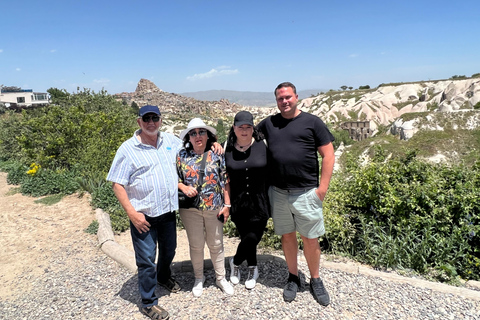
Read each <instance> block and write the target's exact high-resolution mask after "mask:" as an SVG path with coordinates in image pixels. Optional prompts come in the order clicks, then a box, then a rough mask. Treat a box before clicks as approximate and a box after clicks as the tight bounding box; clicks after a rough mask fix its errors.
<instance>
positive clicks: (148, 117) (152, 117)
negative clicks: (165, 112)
mask: <svg viewBox="0 0 480 320" xmlns="http://www.w3.org/2000/svg"><path fill="white" fill-rule="evenodd" d="M142 120H143V122H150V120H152V121H153V122H158V121H160V116H159V115H156V114H144V115H143V116H142Z"/></svg>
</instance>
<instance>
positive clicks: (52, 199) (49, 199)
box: [34, 194, 64, 206]
mask: <svg viewBox="0 0 480 320" xmlns="http://www.w3.org/2000/svg"><path fill="white" fill-rule="evenodd" d="M63 197H64V195H63V194H53V195H51V196H46V197H43V198H40V199H37V200H35V201H34V202H35V203H41V204H44V205H46V206H51V205H52V204H55V203H58V202H60V200H62V199H63Z"/></svg>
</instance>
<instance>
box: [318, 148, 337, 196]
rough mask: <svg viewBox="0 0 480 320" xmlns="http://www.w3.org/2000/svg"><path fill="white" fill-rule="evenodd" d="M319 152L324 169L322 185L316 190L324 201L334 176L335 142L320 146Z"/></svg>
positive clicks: (321, 178)
mask: <svg viewBox="0 0 480 320" xmlns="http://www.w3.org/2000/svg"><path fill="white" fill-rule="evenodd" d="M318 153H319V154H320V156H321V157H322V169H321V175H320V185H319V187H318V188H317V190H316V193H317V196H318V198H320V200H322V201H323V199H325V195H326V194H327V190H328V185H329V184H330V179H331V178H332V173H333V165H334V163H335V151H334V149H333V144H332V143H331V142H330V143H328V144H326V145H323V146H320V147H318Z"/></svg>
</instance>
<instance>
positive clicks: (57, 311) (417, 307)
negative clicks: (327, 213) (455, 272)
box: [0, 237, 480, 319]
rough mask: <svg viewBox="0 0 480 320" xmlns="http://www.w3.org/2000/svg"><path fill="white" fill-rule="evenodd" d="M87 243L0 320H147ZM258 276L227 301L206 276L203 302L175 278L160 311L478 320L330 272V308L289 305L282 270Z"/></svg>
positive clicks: (397, 289) (378, 282)
mask: <svg viewBox="0 0 480 320" xmlns="http://www.w3.org/2000/svg"><path fill="white" fill-rule="evenodd" d="M85 241H88V242H90V244H91V249H86V250H85V249H84V250H83V251H80V250H79V248H80V247H81V246H80V245H79V246H78V247H76V246H75V245H73V246H72V245H69V246H66V247H63V248H62V247H60V248H59V249H60V250H58V251H57V254H56V255H55V257H53V258H52V260H51V261H50V266H49V267H48V268H46V269H45V270H44V274H43V275H41V276H37V277H34V278H32V279H29V280H30V281H31V285H32V288H31V290H29V291H28V292H25V293H24V294H23V295H21V296H18V297H15V298H13V299H4V300H2V301H1V302H0V318H1V319H147V317H145V316H143V315H142V314H141V313H139V305H140V301H139V295H138V290H137V277H136V275H135V274H133V273H131V272H129V271H128V270H126V269H125V268H123V267H122V266H120V265H118V264H117V263H116V262H114V261H113V260H111V259H110V258H108V257H107V256H106V255H105V254H103V253H102V252H101V251H100V250H98V248H95V239H94V238H90V237H89V238H88V239H86V240H85ZM66 261H68V263H66ZM72 266H73V267H72ZM300 268H301V270H303V271H304V272H305V273H306V274H307V275H305V274H301V277H302V278H303V283H304V284H305V283H308V281H309V279H308V271H307V270H308V269H307V266H306V265H305V263H304V262H300ZM51 270H55V271H51ZM259 271H260V278H259V283H258V284H257V286H256V287H255V289H253V290H247V289H246V288H245V287H244V286H243V285H242V284H243V281H242V282H241V283H240V284H239V285H237V286H236V287H235V295H233V296H227V295H225V294H223V293H222V292H221V291H220V289H218V288H217V287H216V286H215V285H214V273H213V270H212V269H207V270H206V278H207V280H206V288H205V290H204V293H203V295H202V296H201V297H199V298H195V297H193V295H192V294H191V292H190V290H191V288H192V286H193V274H192V273H190V272H184V273H180V272H176V274H175V278H176V279H177V281H178V282H179V283H180V284H181V286H182V291H181V292H180V293H176V294H172V293H169V292H168V291H166V290H165V289H163V288H158V289H157V293H158V295H159V296H160V299H159V304H160V305H161V306H163V307H165V308H166V309H167V310H168V311H169V313H170V315H171V319H480V303H479V302H478V301H474V300H468V299H463V298H461V297H459V296H454V295H450V294H442V293H437V292H433V291H431V290H426V289H421V288H417V287H413V286H410V285H407V284H398V283H392V282H388V281H385V280H382V279H379V278H375V277H368V276H364V275H358V274H356V275H353V274H348V273H344V272H340V271H334V270H327V269H323V270H322V277H323V279H324V282H325V284H326V287H327V289H328V290H329V292H330V296H331V300H332V303H331V304H330V305H329V306H328V307H321V306H320V305H319V304H317V303H316V302H315V301H314V299H313V297H312V296H311V294H310V292H309V291H308V285H305V287H304V288H303V289H302V291H301V292H299V293H298V295H297V298H296V300H295V301H293V302H291V303H286V302H284V301H283V299H282V288H283V286H284V285H285V281H286V280H285V279H286V274H287V269H286V265H285V263H284V262H281V261H278V260H274V259H268V260H266V261H262V262H261V263H259ZM242 274H243V275H244V276H245V274H246V267H245V266H242ZM26 277H29V276H28V275H26Z"/></svg>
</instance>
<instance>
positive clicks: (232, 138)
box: [225, 126, 265, 151]
mask: <svg viewBox="0 0 480 320" xmlns="http://www.w3.org/2000/svg"><path fill="white" fill-rule="evenodd" d="M252 136H253V138H254V139H255V141H260V140H263V139H265V137H264V136H263V133H261V132H260V131H258V129H257V128H256V127H253V134H252ZM235 142H237V136H236V135H235V131H233V126H232V127H230V131H229V132H228V137H227V146H226V147H225V151H227V150H228V149H229V148H234V147H235Z"/></svg>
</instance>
